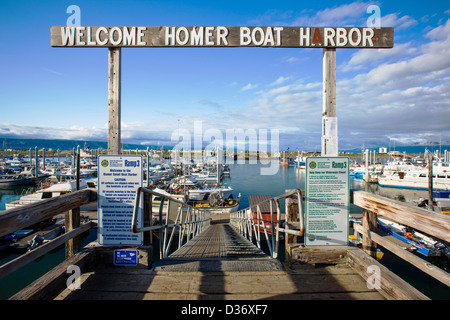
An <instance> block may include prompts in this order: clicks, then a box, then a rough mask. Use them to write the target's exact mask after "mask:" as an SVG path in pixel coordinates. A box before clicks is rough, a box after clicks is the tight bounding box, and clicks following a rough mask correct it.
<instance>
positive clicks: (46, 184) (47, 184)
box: [42, 180, 50, 189]
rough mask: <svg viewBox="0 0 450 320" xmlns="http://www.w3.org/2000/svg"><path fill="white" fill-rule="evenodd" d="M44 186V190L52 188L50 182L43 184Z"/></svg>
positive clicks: (46, 181)
mask: <svg viewBox="0 0 450 320" xmlns="http://www.w3.org/2000/svg"><path fill="white" fill-rule="evenodd" d="M42 186H43V187H44V189H47V188H49V187H50V181H48V180H45V181H44V183H43V184H42Z"/></svg>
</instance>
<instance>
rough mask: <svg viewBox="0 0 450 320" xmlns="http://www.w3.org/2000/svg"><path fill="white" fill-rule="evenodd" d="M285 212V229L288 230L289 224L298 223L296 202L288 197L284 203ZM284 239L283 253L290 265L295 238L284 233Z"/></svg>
mask: <svg viewBox="0 0 450 320" xmlns="http://www.w3.org/2000/svg"><path fill="white" fill-rule="evenodd" d="M285 206H286V209H285V212H286V217H285V220H286V229H290V226H289V223H291V222H297V221H298V201H297V199H296V198H293V197H288V198H286V201H285ZM284 237H285V247H286V248H285V252H286V262H287V263H289V264H290V262H291V259H292V251H291V244H293V243H297V236H295V235H292V234H288V233H286V234H285V235H284Z"/></svg>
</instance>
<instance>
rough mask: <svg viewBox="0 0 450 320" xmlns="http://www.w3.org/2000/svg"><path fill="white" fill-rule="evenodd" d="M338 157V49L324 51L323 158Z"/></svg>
mask: <svg viewBox="0 0 450 320" xmlns="http://www.w3.org/2000/svg"><path fill="white" fill-rule="evenodd" d="M337 155H338V137H337V118H336V49H334V48H332V49H328V48H325V49H323V114H322V156H323V157H324V156H331V157H336V156H337Z"/></svg>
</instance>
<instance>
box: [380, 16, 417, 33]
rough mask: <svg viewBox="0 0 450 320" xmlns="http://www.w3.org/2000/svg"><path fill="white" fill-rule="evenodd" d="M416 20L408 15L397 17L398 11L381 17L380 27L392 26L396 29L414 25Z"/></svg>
mask: <svg viewBox="0 0 450 320" xmlns="http://www.w3.org/2000/svg"><path fill="white" fill-rule="evenodd" d="M417 23H418V22H417V21H416V20H415V19H413V18H411V17H410V16H402V17H399V14H398V13H391V14H388V15H386V16H382V17H381V26H382V27H392V28H395V29H397V30H399V29H406V28H408V27H412V26H414V25H416V24H417Z"/></svg>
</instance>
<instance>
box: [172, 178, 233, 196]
mask: <svg viewBox="0 0 450 320" xmlns="http://www.w3.org/2000/svg"><path fill="white" fill-rule="evenodd" d="M168 192H169V193H171V194H184V193H186V194H187V195H188V198H189V200H192V201H199V200H208V198H209V195H210V194H211V193H217V192H218V193H220V194H221V195H222V197H223V198H224V199H227V198H228V197H230V196H231V195H232V193H233V188H232V187H230V186H205V184H202V183H200V182H199V181H198V180H197V179H195V178H193V177H179V178H175V179H172V180H171V183H170V185H169V189H168Z"/></svg>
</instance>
